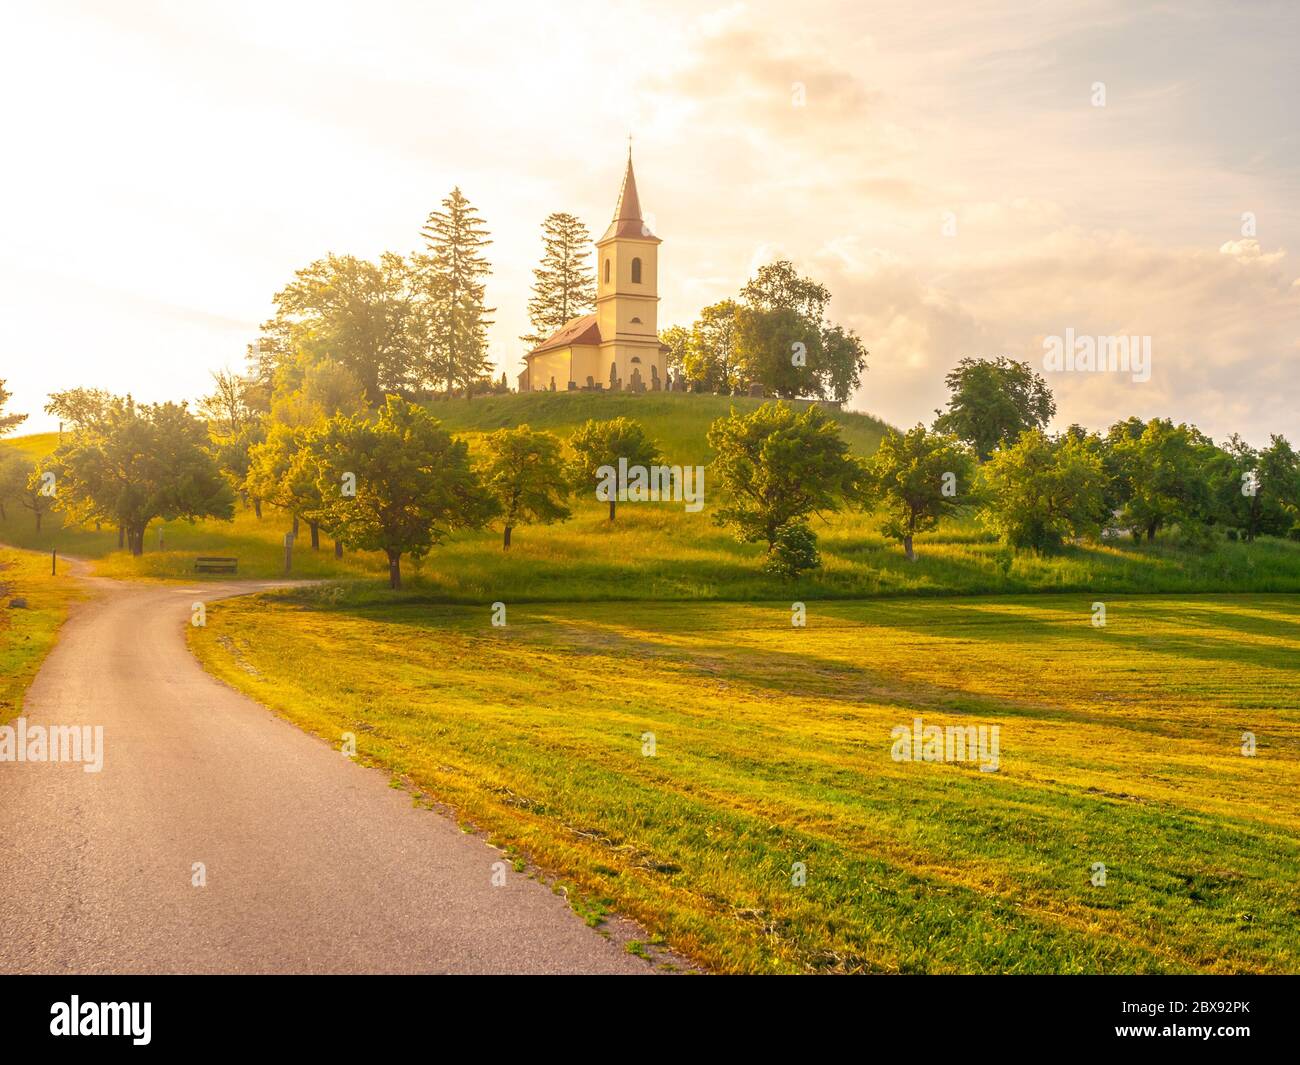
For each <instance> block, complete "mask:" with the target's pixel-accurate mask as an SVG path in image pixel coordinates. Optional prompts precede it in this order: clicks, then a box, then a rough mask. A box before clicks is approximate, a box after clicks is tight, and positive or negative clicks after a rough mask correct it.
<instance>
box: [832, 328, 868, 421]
mask: <svg viewBox="0 0 1300 1065" xmlns="http://www.w3.org/2000/svg"><path fill="white" fill-rule="evenodd" d="M821 342H822V368H821V376H822V386H823V389H824V390H825V391H827V392H829V393H830V396H831V398H832V399H834V400H836V401H838V402H840V403H847V402H848V400H849V397H851V396H852V395H853V391H854V389H856V388H857V387H858V381H859V380H860V379H861V378H862V374H863V372H864V371H865V370H866V368H867V355H868V354H869V353H868V351H867V348H866V345H864V344H863V343H862V340H861V338H859V336H858V335H857V333H855V332H853V330H852V329H845V328H844V327H843V326H841V325H828V326H825V327H824V328H823V329H822V336H821Z"/></svg>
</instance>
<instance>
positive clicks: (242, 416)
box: [199, 370, 266, 518]
mask: <svg viewBox="0 0 1300 1065" xmlns="http://www.w3.org/2000/svg"><path fill="white" fill-rule="evenodd" d="M212 381H213V385H214V389H213V391H212V393H211V394H209V395H207V396H205V397H204V398H203V399H202V400H201V401H200V402H199V413H200V414H202V415H203V416H204V417H205V418H206V419H207V422H208V435H209V437H210V438H211V440H212V444H211V450H212V455H213V458H215V459H216V462H217V467H218V468H219V469H220V470H221V472H222V474H223V475H224V476H225V478H226V481H227V482H228V483H229V484H230V486H231V487H232V488H233V489H235V490H236V491H237V492H240V493H241V494H242V495H243V496H245V497H247V495H248V492H247V490H246V488H245V481H246V480H247V479H248V469H249V463H250V458H249V453H250V451H251V450H252V448H253V447H254V446H255V445H257V444H259V443H261V442H262V440H264V439H265V438H266V428H265V426H264V425H263V421H262V415H261V414H260V413H259V412H258V411H257V410H256V409H254V407H253V405H252V403H251V402H250V399H249V393H250V390H251V382H250V380H249V379H248V378H246V377H241V376H240V375H239V374H237V373H235V372H234V371H232V370H216V371H213V374H212ZM253 500H254V509H255V510H256V512H257V516H258V517H259V518H260V517H261V516H262V508H261V500H260V497H258V496H254V497H253ZM244 502H245V503H247V498H245V500H244Z"/></svg>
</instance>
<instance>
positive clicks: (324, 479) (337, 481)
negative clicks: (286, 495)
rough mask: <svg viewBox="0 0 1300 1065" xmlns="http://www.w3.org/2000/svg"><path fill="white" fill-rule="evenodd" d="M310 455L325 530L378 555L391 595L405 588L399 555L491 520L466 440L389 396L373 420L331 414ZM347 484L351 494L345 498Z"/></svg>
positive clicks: (425, 549) (419, 553) (422, 551)
mask: <svg viewBox="0 0 1300 1065" xmlns="http://www.w3.org/2000/svg"><path fill="white" fill-rule="evenodd" d="M311 448H312V453H313V455H314V456H315V459H316V462H317V466H316V470H317V488H318V490H319V492H320V497H321V511H320V513H321V517H322V523H323V524H324V525H325V527H326V528H328V529H330V530H332V531H334V532H335V533H336V534H337V535H338V536H339V537H341V538H342V540H343V542H345V543H346V544H348V545H349V546H351V547H354V548H360V549H364V550H371V551H383V552H384V554H385V555H387V556H388V580H389V586H390V587H392V588H400V587H401V586H402V568H401V563H402V557H403V556H404V555H410V556H411V557H412V558H416V559H419V558H423V557H424V556H425V555H426V554H428V553H429V551H430V550H431V549H432V548H433V547H434V546H435V545H437V544H440V543H442V541H443V540H444V539H445V538H446V537H447V535H448V534H449V533H450V532H452V531H453V530H455V529H461V528H471V529H476V528H481V527H482V526H483V525H484V523H486V521H487V520H488V519H489V518H490V517H491V516H492V510H493V507H492V500H491V497H490V496H489V495H488V494H487V492H486V491H485V490H484V488H483V486H482V485H481V484H480V483H479V481H478V479H477V477H475V475H474V472H473V470H471V469H470V463H469V448H468V447H467V446H466V444H465V443H464V441H460V440H454V439H453V438H452V436H451V434H450V433H448V432H447V430H445V429H444V428H443V427H442V426H441V425H440V424H439V423H438V421H437V420H436V419H435V418H433V417H432V416H431V415H430V414H429V412H428V411H426V410H424V409H423V408H421V407H418V406H416V405H414V404H412V403H410V402H408V401H407V400H404V399H402V398H401V397H399V396H389V397H387V401H386V403H385V405H384V406H383V407H382V408H380V411H379V415H378V417H377V419H375V420H370V419H368V418H364V417H359V416H349V415H346V414H336V415H335V416H334V417H333V418H331V419H330V420H329V421H328V422H326V423H325V424H324V425H323V426H322V427H321V428H320V430H319V431H317V432H315V433H313V434H312V439H311ZM345 475H347V476H346V477H345ZM349 484H351V485H352V486H354V487H355V494H346V493H347V491H348V486H349Z"/></svg>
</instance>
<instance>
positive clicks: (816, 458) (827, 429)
mask: <svg viewBox="0 0 1300 1065" xmlns="http://www.w3.org/2000/svg"><path fill="white" fill-rule="evenodd" d="M708 440H709V447H711V448H712V449H713V451H714V459H713V462H712V463H711V464H710V465H711V469H712V470H713V476H714V480H715V483H717V484H718V485H719V487H720V488H721V490H722V493H723V500H724V503H723V506H722V507H720V508H719V509H718V510H716V511H715V512H714V515H713V520H714V522H715V523H716V524H718V525H723V526H727V527H729V528H731V529H733V530H734V531H735V534H736V538H737V539H738V540H740V541H741V542H742V543H756V542H766V544H767V550H768V554H769V555H770V554H772V552H773V550H774V549H775V547H776V544H777V541H778V538H779V537H780V535H781V531H782V530H783V529H789V528H790V527H792V526H798V525H806V524H807V519H808V517H809V516H810V515H812V514H814V513H821V512H828V511H834V510H837V509H839V507H840V505H841V503H842V502H843V500H844V498H845V497H846V496H847V495H850V494H851V493H852V492H853V491H854V489H855V486H856V485H857V484H858V483H859V481H860V479H861V476H862V468H861V467H860V466H859V464H858V463H857V462H855V461H854V460H853V459H852V458H851V457H850V455H849V448H848V444H846V443H845V442H844V440H843V439H842V438H841V437H840V432H839V427H838V426H837V425H836V424H835V422H833V421H832V420H831V419H830V418H828V417H827V416H826V414H825V413H824V412H823V411H822V410H821V409H820V408H818V407H809V408H808V409H807V410H804V411H803V412H801V413H798V414H796V413H795V411H794V410H793V409H792V408H791V407H790V406H789V405H787V404H785V403H764V404H763V405H762V406H761V407H759V408H758V409H757V410H755V411H753V412H752V413H750V414H741V413H739V412H737V411H736V410H735V409H734V408H733V409H732V411H731V413H730V414H729V415H727V416H726V417H723V418H719V419H717V421H715V422H714V423H713V424H712V425H711V426H709V434H708ZM809 534H810V535H811V530H809ZM798 540H800V541H804V542H806V538H805V537H802V536H801V537H799V538H798ZM813 542H814V543H815V542H816V541H815V538H814V540H813Z"/></svg>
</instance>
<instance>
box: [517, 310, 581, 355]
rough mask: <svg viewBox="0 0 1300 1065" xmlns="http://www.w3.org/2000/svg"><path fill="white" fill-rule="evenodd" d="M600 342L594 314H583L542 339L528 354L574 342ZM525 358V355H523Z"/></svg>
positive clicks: (565, 346)
mask: <svg viewBox="0 0 1300 1065" xmlns="http://www.w3.org/2000/svg"><path fill="white" fill-rule="evenodd" d="M599 343H600V326H598V325H597V324H596V316H595V315H594V314H585V315H583V316H582V317H581V318H575V319H574V320H573V321H571V322H569V323H567V324H566V325H565V326H564V327H563V328H562V329H560V330H558V331H557V332H556V333H555V334H554V335H553V336H551V337H550V339H548V340H543V341H542V342H541V343H540V344H538V345H537V347H535V348H533V350H532V351H530V352H529V353H528V354H529V355H536V354H538V353H539V352H542V351H550V350H552V349H553V348H567V347H571V346H572V345H574V344H599ZM525 358H527V356H525Z"/></svg>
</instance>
